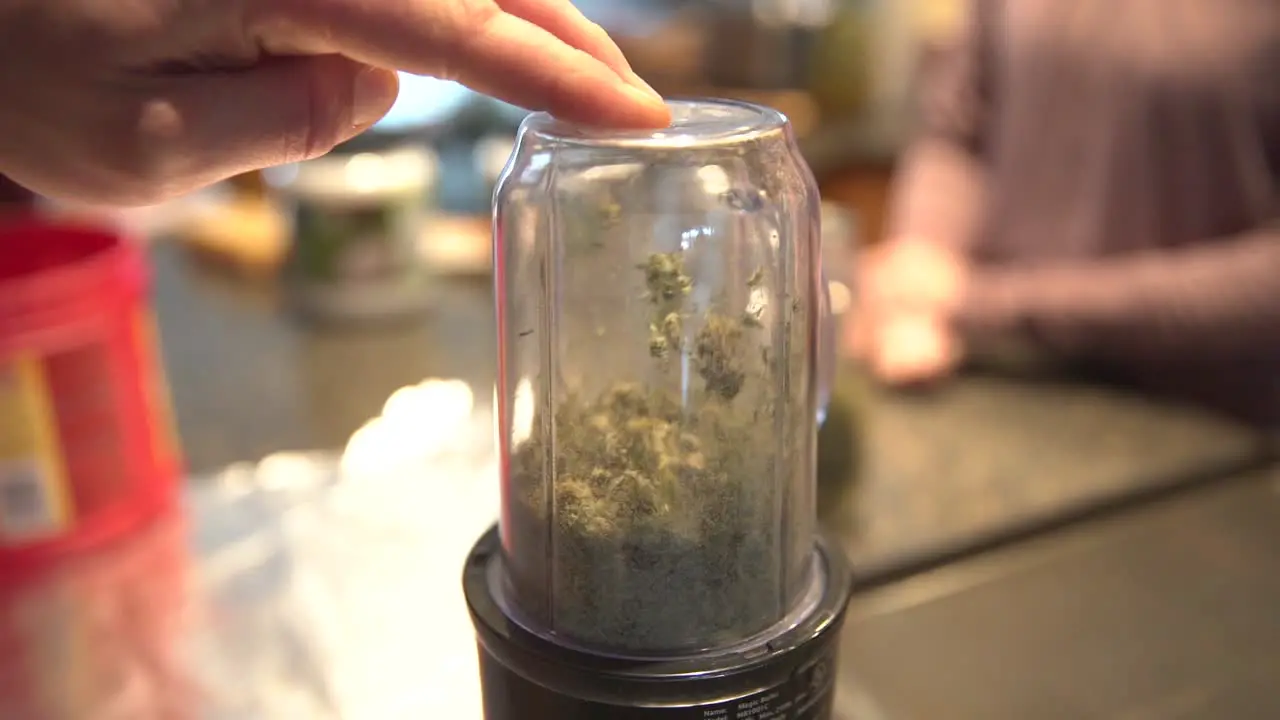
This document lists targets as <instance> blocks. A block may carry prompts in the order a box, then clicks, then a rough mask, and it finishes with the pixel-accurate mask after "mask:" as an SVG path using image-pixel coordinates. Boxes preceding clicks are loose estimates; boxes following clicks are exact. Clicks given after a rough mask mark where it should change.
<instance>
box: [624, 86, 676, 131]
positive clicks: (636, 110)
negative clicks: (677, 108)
mask: <svg viewBox="0 0 1280 720" xmlns="http://www.w3.org/2000/svg"><path fill="white" fill-rule="evenodd" d="M623 92H624V93H625V94H626V96H627V98H628V99H629V100H630V101H631V102H630V105H631V106H632V109H631V110H630V111H628V113H627V116H626V119H627V120H629V121H630V122H632V123H634V127H635V129H637V130H650V129H652V130H659V129H661V128H665V127H667V126H668V125H670V124H671V108H669V107H667V103H666V101H665V100H663V99H662V96H661V95H659V94H657V93H656V92H654V91H653V90H652V89H649V90H648V91H645V90H641V89H640V88H637V87H635V86H633V85H626V86H623Z"/></svg>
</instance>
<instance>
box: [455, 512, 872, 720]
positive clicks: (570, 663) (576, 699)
mask: <svg viewBox="0 0 1280 720" xmlns="http://www.w3.org/2000/svg"><path fill="white" fill-rule="evenodd" d="M835 547H836V546H834V545H832V544H829V543H825V542H823V541H821V540H819V542H818V543H817V548H816V551H817V553H818V554H819V557H820V559H821V560H822V561H823V563H824V565H825V569H826V588H825V590H824V592H823V595H822V598H821V601H820V602H819V603H818V605H817V606H816V607H815V608H814V610H813V611H812V612H811V613H810V614H809V616H808V617H806V618H804V619H803V620H801V622H800V623H799V624H798V625H797V626H796V627H795V628H793V629H791V630H789V631H787V632H785V633H784V634H782V635H781V636H779V637H778V638H777V639H776V640H774V641H772V642H770V643H769V644H768V645H767V646H764V647H763V648H757V649H755V651H753V652H749V653H744V654H728V655H725V654H721V655H717V656H713V657H706V658H699V657H693V658H688V659H681V660H674V661H656V660H653V661H650V660H620V659H617V658H610V657H604V656H598V655H593V654H591V653H588V652H584V651H582V650H577V649H572V648H566V647H564V646H561V645H558V644H555V643H553V642H550V641H548V640H546V639H544V638H541V637H539V636H537V635H534V634H532V633H530V632H528V631H526V630H524V629H523V627H521V626H520V625H518V624H517V623H515V622H514V621H512V620H510V619H508V618H507V617H506V615H505V614H503V612H502V611H501V610H500V609H499V606H498V603H497V602H496V601H495V599H494V597H493V594H492V592H491V587H492V584H491V582H492V580H493V578H494V577H495V575H494V569H495V568H496V567H498V565H497V564H500V563H501V558H500V552H499V544H498V538H497V532H496V530H491V531H490V532H488V533H486V535H485V536H484V537H482V538H481V539H480V541H479V542H477V543H476V546H475V548H474V549H473V550H472V554H471V557H470V559H469V560H468V564H467V568H466V572H465V576H464V589H465V592H466V597H467V603H468V605H469V607H470V609H471V615H472V620H473V621H474V622H475V625H476V633H477V639H478V649H479V657H480V678H481V685H482V687H483V692H484V709H485V718H486V720H832V718H833V715H832V706H833V701H834V696H835V693H834V688H835V676H836V672H835V671H836V663H837V649H838V636H839V633H840V627H841V625H842V624H843V621H844V615H845V606H846V605H847V603H848V599H849V592H850V587H851V578H850V572H849V569H848V566H847V564H846V563H845V560H844V557H843V555H841V554H840V552H839V551H838V550H836V549H835Z"/></svg>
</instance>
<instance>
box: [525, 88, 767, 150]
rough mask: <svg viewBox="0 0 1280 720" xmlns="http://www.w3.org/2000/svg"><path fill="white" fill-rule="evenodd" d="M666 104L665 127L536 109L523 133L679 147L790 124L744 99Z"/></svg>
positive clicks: (588, 142)
mask: <svg viewBox="0 0 1280 720" xmlns="http://www.w3.org/2000/svg"><path fill="white" fill-rule="evenodd" d="M666 104H667V108H668V109H669V110H670V111H671V124H669V125H668V126H667V127H665V128H662V129H661V130H615V129H607V128H598V127H591V126H587V125H578V124H575V123H570V122H566V121H564V120H560V119H557V118H555V117H553V116H552V115H550V114H549V113H546V112H535V113H530V114H529V115H528V116H526V117H525V119H524V121H523V122H522V123H521V127H520V134H521V136H522V137H523V138H530V137H532V138H536V139H537V140H541V141H545V142H548V143H554V144H557V145H576V146H582V147H597V148H620V149H635V150H677V149H688V148H693V147H708V146H715V145H735V144H738V143H745V142H752V141H756V140H760V139H762V138H764V137H766V136H768V135H771V134H775V133H781V132H782V131H783V130H785V129H786V128H787V127H788V125H789V123H790V121H789V120H788V119H787V116H786V115H784V114H783V113H782V112H780V111H778V110H775V109H774V108H771V107H768V106H765V105H759V104H756V103H751V102H745V101H741V100H729V99H723V98H675V99H668V100H667V101H666Z"/></svg>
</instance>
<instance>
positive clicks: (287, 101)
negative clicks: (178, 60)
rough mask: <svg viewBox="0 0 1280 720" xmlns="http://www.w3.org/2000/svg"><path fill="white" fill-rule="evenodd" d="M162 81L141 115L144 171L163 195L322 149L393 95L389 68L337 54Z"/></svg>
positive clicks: (370, 117)
mask: <svg viewBox="0 0 1280 720" xmlns="http://www.w3.org/2000/svg"><path fill="white" fill-rule="evenodd" d="M166 84H167V85H168V87H167V88H166V91H165V92H162V93H159V94H157V96H156V97H153V98H151V99H149V100H148V101H147V102H146V103H145V105H144V111H143V114H142V118H141V120H140V122H141V130H142V134H143V136H144V142H143V143H141V145H142V146H149V147H148V149H147V153H148V155H149V158H150V160H151V162H150V163H149V164H148V167H149V170H150V172H149V175H151V177H152V178H153V179H155V180H157V181H159V182H162V183H163V184H164V185H165V186H166V189H167V190H168V193H167V194H180V193H183V192H187V191H189V190H192V189H195V188H198V187H202V186H205V185H209V184H212V183H214V182H217V181H219V180H223V179H225V178H228V177H231V176H233V175H237V174H240V173H244V172H248V171H251V170H258V169H261V168H265V167H272V166H275V165H281V164H285V163H290V162H297V161H300V160H307V159H310V158H314V157H317V156H319V155H323V154H325V153H327V152H329V151H330V150H332V149H333V147H334V146H336V145H338V144H340V143H342V142H344V141H346V140H349V139H351V138H352V137H354V136H356V135H358V134H360V133H361V132H363V131H364V130H366V129H368V128H369V127H370V126H371V125H373V124H374V123H376V122H377V121H378V120H380V119H381V118H382V117H383V115H385V114H386V113H387V111H388V110H390V109H391V106H392V104H394V102H395V100H396V96H397V94H398V92H399V79H398V76H397V75H396V73H395V72H394V71H391V70H384V69H381V68H375V67H372V66H369V65H365V64H362V63H358V62H356V61H354V60H351V59H348V58H346V57H343V56H340V55H322V56H312V57H295V58H277V59H272V60H268V61H265V62H263V63H260V64H258V65H256V66H254V67H252V68H250V69H248V70H244V71H239V72H222V73H205V74H198V75H187V76H182V77H174V78H171V79H169V80H166Z"/></svg>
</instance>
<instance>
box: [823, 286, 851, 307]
mask: <svg viewBox="0 0 1280 720" xmlns="http://www.w3.org/2000/svg"><path fill="white" fill-rule="evenodd" d="M827 287H828V288H830V293H831V313H832V314H833V315H843V314H845V313H847V312H849V308H850V307H852V305H853V291H851V290H850V289H849V286H848V285H845V284H844V283H842V282H834V281H833V282H830V283H827Z"/></svg>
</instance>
